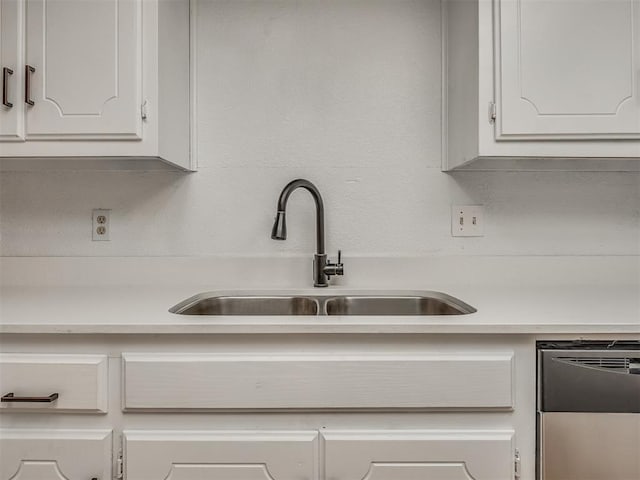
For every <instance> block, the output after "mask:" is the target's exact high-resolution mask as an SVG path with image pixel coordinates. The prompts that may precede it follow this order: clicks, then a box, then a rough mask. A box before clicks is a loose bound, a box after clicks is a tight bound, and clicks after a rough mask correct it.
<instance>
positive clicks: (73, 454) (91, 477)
mask: <svg viewBox="0 0 640 480" xmlns="http://www.w3.org/2000/svg"><path fill="white" fill-rule="evenodd" d="M111 463H112V441H111V430H62V429H56V430H31V429H2V430H0V480H110V479H111Z"/></svg>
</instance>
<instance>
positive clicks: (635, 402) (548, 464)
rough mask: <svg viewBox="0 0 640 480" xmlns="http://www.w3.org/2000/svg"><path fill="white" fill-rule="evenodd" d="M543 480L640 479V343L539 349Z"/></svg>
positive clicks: (543, 345) (542, 345) (553, 345)
mask: <svg viewBox="0 0 640 480" xmlns="http://www.w3.org/2000/svg"><path fill="white" fill-rule="evenodd" d="M537 448H538V478H539V480H640V340H638V341H576V342H564V341H562V342H538V445H537Z"/></svg>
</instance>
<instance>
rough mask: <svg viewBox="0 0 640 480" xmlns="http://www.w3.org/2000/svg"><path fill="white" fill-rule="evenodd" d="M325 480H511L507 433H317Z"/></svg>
mask: <svg viewBox="0 0 640 480" xmlns="http://www.w3.org/2000/svg"><path fill="white" fill-rule="evenodd" d="M322 437H323V444H324V445H323V446H324V448H323V450H324V454H325V478H326V480H356V479H357V480H361V479H366V480H417V479H420V480H511V479H512V478H513V475H514V470H513V454H514V446H513V432H512V431H509V430H506V431H501V430H495V431H494V430H483V431H477V430H471V431H465V430H459V431H458V430H436V431H430V430H407V431H392V430H387V431H368V432H367V431H362V432H350V431H341V432H326V433H323V434H322Z"/></svg>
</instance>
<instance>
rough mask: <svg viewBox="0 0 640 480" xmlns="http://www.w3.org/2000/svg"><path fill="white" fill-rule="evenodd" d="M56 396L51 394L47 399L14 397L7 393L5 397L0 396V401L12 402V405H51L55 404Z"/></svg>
mask: <svg viewBox="0 0 640 480" xmlns="http://www.w3.org/2000/svg"><path fill="white" fill-rule="evenodd" d="M58 396H59V395H58V394H57V393H52V394H51V395H49V396H48V397H16V396H14V394H13V392H11V393H7V394H6V395H3V396H2V399H1V400H0V401H2V402H3V403H4V402H14V403H31V402H36V403H51V402H55V401H56V400H57V399H58Z"/></svg>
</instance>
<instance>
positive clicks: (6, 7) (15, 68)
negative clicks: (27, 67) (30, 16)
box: [0, 0, 24, 141]
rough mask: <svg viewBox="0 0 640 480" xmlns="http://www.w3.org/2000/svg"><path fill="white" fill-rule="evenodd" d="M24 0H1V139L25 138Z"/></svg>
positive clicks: (16, 139) (18, 139)
mask: <svg viewBox="0 0 640 480" xmlns="http://www.w3.org/2000/svg"><path fill="white" fill-rule="evenodd" d="M23 9H24V4H23V1H22V0H0V89H1V92H0V95H1V96H2V99H1V101H2V104H0V141H21V140H24V122H23V111H24V102H23V96H22V91H23V90H22V84H23V80H22V79H23V77H22V72H23V68H22V65H23V58H22V57H23V56H22V53H23V51H22V46H23V43H22V38H23V27H24V17H23V13H24V12H23Z"/></svg>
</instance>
